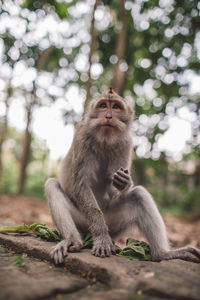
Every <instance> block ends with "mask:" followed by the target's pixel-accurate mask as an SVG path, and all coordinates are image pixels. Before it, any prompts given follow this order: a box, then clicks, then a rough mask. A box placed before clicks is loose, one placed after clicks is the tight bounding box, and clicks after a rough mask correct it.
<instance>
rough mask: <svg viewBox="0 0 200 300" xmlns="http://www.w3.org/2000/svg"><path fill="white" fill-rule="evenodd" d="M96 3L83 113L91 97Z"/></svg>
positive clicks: (91, 28) (92, 22)
mask: <svg viewBox="0 0 200 300" xmlns="http://www.w3.org/2000/svg"><path fill="white" fill-rule="evenodd" d="M98 3H99V0H96V1H95V4H94V7H93V10H92V20H91V27H90V36H91V40H90V53H89V58H88V64H89V69H88V81H87V83H86V100H85V104H84V112H85V110H86V107H87V105H88V103H89V101H90V96H91V92H90V90H91V87H92V78H91V66H92V56H93V54H94V50H95V39H96V35H95V28H94V14H95V11H96V8H97V6H98Z"/></svg>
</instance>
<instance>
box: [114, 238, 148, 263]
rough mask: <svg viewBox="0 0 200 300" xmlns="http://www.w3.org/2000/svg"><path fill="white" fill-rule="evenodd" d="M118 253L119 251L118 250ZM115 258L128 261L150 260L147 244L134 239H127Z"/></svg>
mask: <svg viewBox="0 0 200 300" xmlns="http://www.w3.org/2000/svg"><path fill="white" fill-rule="evenodd" d="M118 251H119V250H118ZM117 256H122V257H124V258H127V259H130V260H151V259H152V257H151V251H150V247H149V245H148V244H147V243H145V242H143V241H138V240H135V239H130V238H129V239H127V241H126V247H125V248H124V249H121V250H120V251H119V253H117Z"/></svg>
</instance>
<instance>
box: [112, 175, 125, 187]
mask: <svg viewBox="0 0 200 300" xmlns="http://www.w3.org/2000/svg"><path fill="white" fill-rule="evenodd" d="M113 182H116V183H117V184H119V185H121V186H126V185H127V184H128V181H127V180H125V179H122V178H120V177H117V176H116V177H114V179H113Z"/></svg>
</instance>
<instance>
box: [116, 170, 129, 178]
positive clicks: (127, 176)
mask: <svg viewBox="0 0 200 300" xmlns="http://www.w3.org/2000/svg"><path fill="white" fill-rule="evenodd" d="M115 174H117V175H119V176H121V177H122V178H125V179H129V178H130V176H129V175H128V174H125V173H124V172H122V171H117V173H115Z"/></svg>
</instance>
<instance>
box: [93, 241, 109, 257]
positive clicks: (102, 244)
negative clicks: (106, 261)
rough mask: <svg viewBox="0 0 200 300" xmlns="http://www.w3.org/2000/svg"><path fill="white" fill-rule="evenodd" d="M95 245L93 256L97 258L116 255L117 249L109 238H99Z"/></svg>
mask: <svg viewBox="0 0 200 300" xmlns="http://www.w3.org/2000/svg"><path fill="white" fill-rule="evenodd" d="M93 244H94V246H93V248H92V254H93V255H95V256H98V257H106V256H107V257H108V256H110V255H111V254H115V249H114V246H113V243H112V240H111V238H110V237H109V236H108V237H104V238H100V237H98V238H96V239H95V240H94V241H93Z"/></svg>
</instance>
